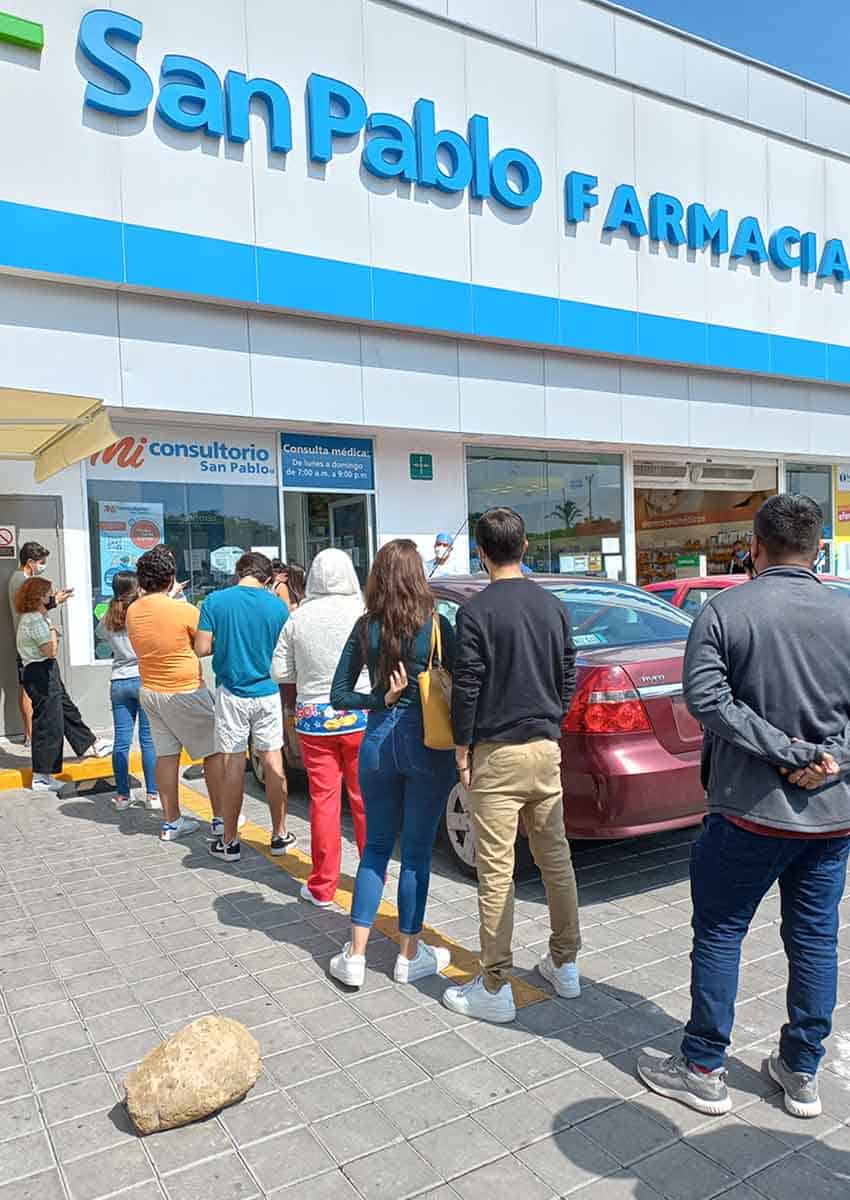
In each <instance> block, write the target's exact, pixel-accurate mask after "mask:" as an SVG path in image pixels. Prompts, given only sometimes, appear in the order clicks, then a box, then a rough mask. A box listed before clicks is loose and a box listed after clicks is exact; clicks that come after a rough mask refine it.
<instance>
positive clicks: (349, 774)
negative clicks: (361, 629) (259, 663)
mask: <svg viewBox="0 0 850 1200" xmlns="http://www.w3.org/2000/svg"><path fill="white" fill-rule="evenodd" d="M362 615H363V593H362V592H361V590H360V582H359V580H358V578H357V572H356V571H355V570H354V566H353V564H352V562H351V559H350V558H349V556H348V555H347V554H346V553H345V552H344V551H342V550H333V549H329V550H322V551H320V553H319V554H317V555H316V557H315V558H314V559H313V565H312V566H311V567H310V573H309V575H308V576H307V590H306V595H305V598H304V602H303V603H302V604H300V605H299V607H298V611H297V612H295V613H293V614H292V616H291V617H290V618H289V620H288V621H287V622H286V624H285V625H284V627H283V632H282V633H281V635H280V638H279V639H278V643H277V647H276V649H275V652H274V658H273V659H272V679H274V680H276V681H277V682H278V683H294V684H295V685H296V688H297V699H296V706H295V722H296V724H295V729H296V732H297V733H298V736H299V740H300V743H301V754H302V756H303V759H304V766H305V767H306V768H307V779H308V782H309V785H310V837H311V857H312V860H313V870H312V872H311V873H310V878H309V879H308V880H307V882H306V883H305V884H304V885H303V886H302V888H301V897H302V899H304V900H308V901H309V902H310V903H311V904H315V905H317V906H318V907H319V908H326V907H327V906H328V905H329V904H331V902H332V901H333V898H334V894H335V892H336V889H337V885H338V884H339V871H340V864H341V861H342V837H341V832H340V810H341V800H342V783H343V780H345V788H346V791H347V793H348V805H349V808H350V809H351V815H352V817H353V819H354V836H355V838H356V840H357V849H358V850H359V851H360V853H361V854H362V853H363V846H364V844H365V841H366V816H365V813H364V811H363V800H362V797H361V795H360V783H359V778H358V755H359V753H360V743H361V742H362V741H363V734H364V732H365V729H366V713H365V712H364V711H363V710H362V709H354V710H351V711H342V712H339V711H337V709H335V708H332V707H331V703H330V695H331V681H332V680H333V676H334V672H335V671H336V667H337V664H338V662H339V659H340V655H341V653H342V649H343V646H344V645H345V642H346V639H347V638H348V635H349V634H350V632H351V630H352V627H353V626H354V625H356V623H357V621H358V620H359V618H360V617H361V616H362Z"/></svg>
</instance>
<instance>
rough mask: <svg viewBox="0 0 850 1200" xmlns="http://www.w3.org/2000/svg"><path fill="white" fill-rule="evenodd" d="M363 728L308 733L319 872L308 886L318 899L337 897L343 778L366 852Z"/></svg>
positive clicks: (313, 844)
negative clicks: (361, 755)
mask: <svg viewBox="0 0 850 1200" xmlns="http://www.w3.org/2000/svg"><path fill="white" fill-rule="evenodd" d="M363 732H364V731H363V730H360V731H358V732H357V733H337V734H330V735H328V736H324V737H316V736H315V735H311V734H305V733H302V734H301V737H300V742H301V757H302V758H303V759H304V766H305V767H306V768H307V779H308V782H309V784H310V851H311V854H312V856H313V871H312V874H311V875H310V878H309V879H308V880H307V886H308V887H309V889H310V891H311V892H312V893H313V895H314V896H315V897H316V899H317V900H333V897H334V892H335V891H336V889H337V884H338V883H339V868H340V863H341V861H342V834H341V830H340V807H341V800H342V781H343V779H345V787H346V791H347V792H348V803H349V806H350V808H351V815H352V817H353V818H354V836H355V837H356V839H357V849H358V850H359V851H360V853H361V854H362V853H363V846H364V844H365V842H366V814H365V812H364V811H363V799H362V797H361V795H360V783H359V780H358V777H357V757H358V755H359V753H360V743H361V742H362V741H363Z"/></svg>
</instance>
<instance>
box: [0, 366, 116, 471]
mask: <svg viewBox="0 0 850 1200" xmlns="http://www.w3.org/2000/svg"><path fill="white" fill-rule="evenodd" d="M117 440H118V438H117V435H116V433H115V430H114V429H113V428H112V423H111V422H110V420H109V415H108V413H107V412H106V409H105V408H104V407H103V401H102V400H93V399H92V398H91V396H59V395H57V394H56V393H55V392H29V391H24V390H23V389H21V388H3V387H0V459H3V458H19V459H30V460H32V462H34V463H35V478H36V482H37V483H43V482H44V480H45V479H49V478H50V476H51V475H55V474H56V472H57V471H61V470H62V468H63V467H70V466H73V464H74V463H78V462H80V461H81V460H82V459H84V458H88V456H89V455H90V454H94V453H96V451H98V450H105V449H106V447H107V446H111V445H112V443H113V442H115V441H117Z"/></svg>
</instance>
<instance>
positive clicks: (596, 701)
mask: <svg viewBox="0 0 850 1200" xmlns="http://www.w3.org/2000/svg"><path fill="white" fill-rule="evenodd" d="M563 729H564V732H565V733H583V734H597V733H651V731H652V726H651V725H650V723H649V715H648V713H647V711H646V708H645V707H644V703H643V701H642V700H641V698H640V696H639V695H638V693H637V692H636V691H635V689H634V687H633V686H632V682H631V680H630V679H629V677H628V675H627V674H626V672H625V671H624V670H623V668H622V667H595V668H593V669H592V670H591V671H590V672H589V673H588V674H587V675H586V676H585V678H584V679H583V680H582V682H581V684H580V686H579V689H578V691H577V692H576V694H575V697H574V698H573V702H572V704H571V705H570V711H569V712H568V713H567V715H566V717H565V718H564V724H563Z"/></svg>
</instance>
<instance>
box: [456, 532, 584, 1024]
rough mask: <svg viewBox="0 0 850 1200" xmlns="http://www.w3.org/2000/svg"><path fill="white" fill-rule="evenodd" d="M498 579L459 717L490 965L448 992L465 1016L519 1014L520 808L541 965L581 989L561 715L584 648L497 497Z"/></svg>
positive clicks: (487, 564)
mask: <svg viewBox="0 0 850 1200" xmlns="http://www.w3.org/2000/svg"><path fill="white" fill-rule="evenodd" d="M475 537H476V540H477V542H478V553H479V555H480V557H481V562H482V564H483V566H484V569H485V570H486V571H487V574H488V575H489V576H490V584H489V586H488V587H486V588H485V589H484V590H483V591H481V592H478V593H477V594H476V595H475V596H473V597H472V599H471V600H467V602H466V603H465V604H464V605H462V606H461V608H460V609H459V611H458V615H457V634H456V638H457V648H456V653H455V669H454V676H453V687H452V728H453V730H454V738H455V742H456V746H457V749H456V759H457V766H458V770H459V772H460V779H461V783H463V785H464V787H465V788H466V789H467V809H468V812H469V816H470V820H471V822H472V829H473V832H474V834H475V842H476V847H477V852H478V907H479V913H480V918H481V974H480V975H479V976H477V978H475V979H474V980H473V981H472V982H471V983H468V984H465V985H464V986H463V987H450V988H448V989H447V990H446V991H445V992H444V993H443V1003H444V1004H445V1005H446V1007H447V1008H450V1009H452V1010H453V1011H454V1012H459V1013H463V1014H464V1016H469V1017H478V1018H480V1019H481V1020H483V1021H494V1022H506V1021H512V1020H513V1019H514V1017H515V1016H516V1007H515V1005H514V999H513V992H512V989H511V985H510V980H509V972H510V970H511V966H512V964H513V958H512V955H511V940H512V938H513V927H514V883H513V874H514V847H515V843H516V837H517V831H518V825H519V821H520V819H522V821H523V823H524V826H525V830H526V832H527V834H528V842H529V846H530V848H531V853H532V855H533V856H534V861H535V862H536V864H537V866H538V867H539V868H540V873H541V874H542V876H543V883H544V886H545V888H546V902H547V904H548V906H549V920H550V923H551V927H552V936H551V938H550V939H549V953H548V954H547V955H546V956H545V957H544V958H543V959H542V960H541V961H540V963H539V964H538V967H537V969H538V971H539V972H540V974H541V975H542V976H543V978H544V979H546V980H548V981H549V983H551V985H552V987H553V988H554V989H555V991H556V992H557V993H558V995H559V996H564V997H566V998H568V999H570V998H575V997H576V996H578V995H580V994H581V985H580V982H579V973H578V967H577V966H576V955H577V954H578V951H579V949H580V947H581V937H580V934H579V916H578V898H577V894H576V880H575V874H574V872H573V865H572V860H571V858H570V847H569V843H568V841H567V837H566V834H565V832H564V803H563V794H562V785H561V723H562V721H563V719H564V714H565V713H566V711H567V709H568V708H569V706H570V702H571V700H572V697H573V693H574V691H575V675H576V672H575V660H576V652H575V647H574V645H573V639H572V635H571V632H570V619H569V616H568V613H567V609H566V606H565V605H564V604H562V603H561V601H560V600H557V599H556V598H555V597H554V596H553V595H550V593H549V592H547V591H546V590H545V589H544V588H541V587H539V586H538V585H537V584H536V583H534V582H533V581H532V580H530V579H527V578H526V577H525V576H524V574H523V571H522V558H523V555H524V554H525V551H526V549H527V548H528V542H527V540H526V536H525V524H524V522H523V519H522V517H521V516H519V514H518V513H515V512H514V511H513V510H512V509H510V508H491V509H490V510H489V511H488V512H486V513H484V515H483V516H482V517H481V518H480V519H479V521H478V524H477V526H476V530H475Z"/></svg>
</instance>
